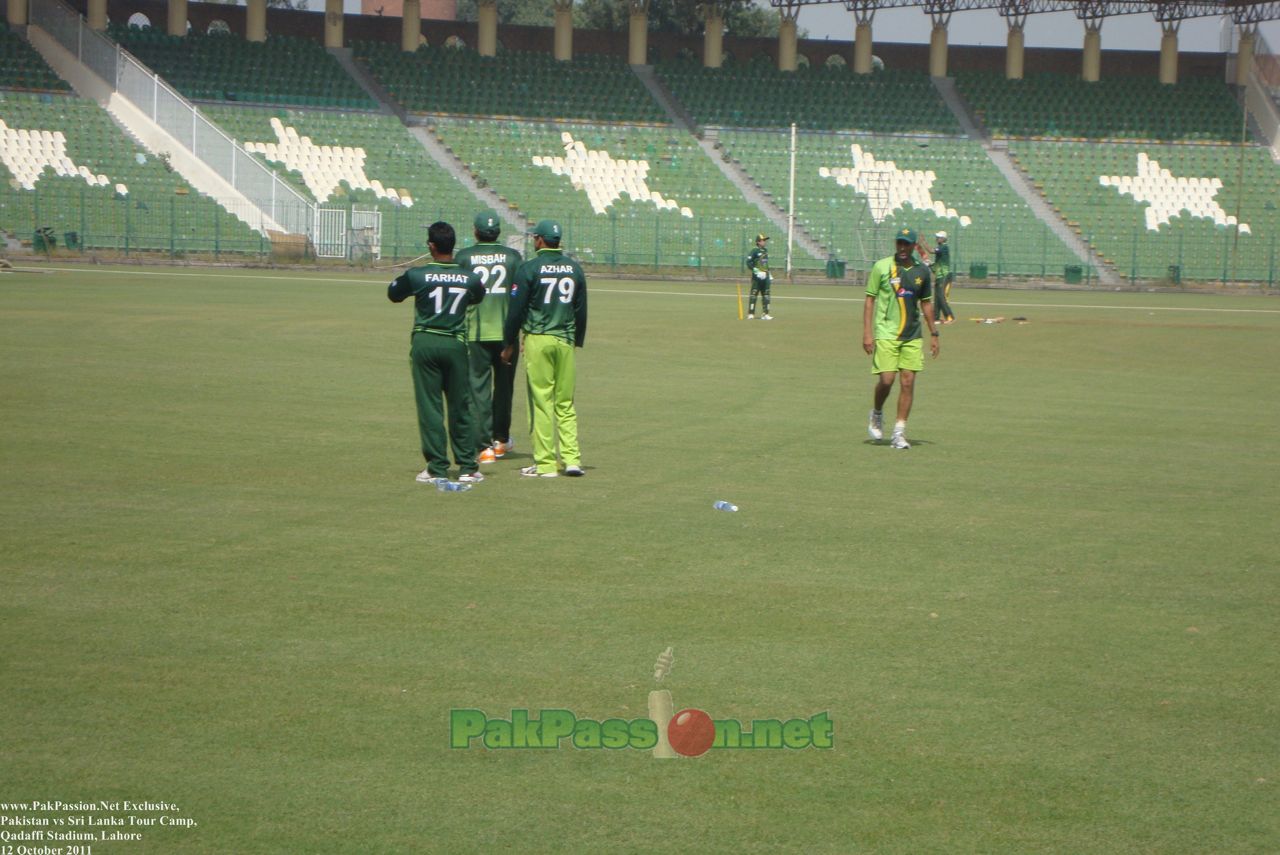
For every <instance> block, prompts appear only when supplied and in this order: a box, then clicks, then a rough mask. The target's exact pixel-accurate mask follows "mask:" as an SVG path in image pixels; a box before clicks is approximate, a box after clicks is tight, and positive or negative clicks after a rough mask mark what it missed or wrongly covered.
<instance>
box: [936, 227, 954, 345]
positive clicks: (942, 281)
mask: <svg viewBox="0 0 1280 855" xmlns="http://www.w3.org/2000/svg"><path fill="white" fill-rule="evenodd" d="M933 239H934V240H935V241H936V242H937V245H936V246H935V247H934V249H933V302H934V312H933V316H934V317H935V318H937V319H938V321H939V322H940V323H943V324H953V323H955V320H956V315H955V312H953V311H951V283H952V282H953V281H954V280H955V275H954V274H953V273H952V272H951V247H950V246H948V245H947V233H946V232H938V233H937V234H935V235H934V236H933Z"/></svg>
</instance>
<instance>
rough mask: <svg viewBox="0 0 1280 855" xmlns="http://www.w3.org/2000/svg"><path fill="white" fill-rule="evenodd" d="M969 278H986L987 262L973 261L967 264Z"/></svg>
mask: <svg viewBox="0 0 1280 855" xmlns="http://www.w3.org/2000/svg"><path fill="white" fill-rule="evenodd" d="M969 278H970V279H986V278H987V263H986V262H985V261H975V262H973V263H972V264H970V265H969Z"/></svg>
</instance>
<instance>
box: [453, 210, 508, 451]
mask: <svg viewBox="0 0 1280 855" xmlns="http://www.w3.org/2000/svg"><path fill="white" fill-rule="evenodd" d="M501 233H502V221H501V220H499V219H498V215H497V214H496V213H494V212H493V211H481V212H480V213H479V214H476V219H475V236H476V243H475V245H474V246H469V247H467V248H466V249H463V250H459V252H458V254H457V255H456V256H454V261H456V262H457V263H458V266H459V267H462V268H463V269H467V268H470V269H471V270H474V271H475V272H476V273H477V274H479V276H480V278H481V279H482V280H483V281H484V285H485V288H486V289H487V290H488V295H487V296H486V297H485V299H484V301H483V302H482V303H480V304H479V305H476V306H473V307H472V308H470V309H468V310H467V351H468V353H469V355H470V357H471V397H472V400H473V401H474V403H475V418H476V448H477V449H479V452H480V462H481V463H492V462H494V461H495V460H496V459H498V458H499V457H502V456H504V455H505V454H506V453H507V452H508V451H510V450H511V448H512V443H511V398H512V394H513V392H514V391H515V380H516V365H515V359H512V362H511V364H510V365H507V364H505V363H504V362H503V361H502V360H501V358H500V356H501V353H502V325H503V323H504V322H505V321H506V319H507V305H508V302H509V301H508V299H507V294H508V293H509V292H510V290H511V280H512V277H514V276H515V272H516V270H517V269H518V268H519V267H520V265H521V264H522V263H523V262H524V259H523V258H521V257H520V253H518V252H516V251H515V250H514V249H511V248H510V247H506V246H503V245H502V244H500V243H498V235H500V234H501Z"/></svg>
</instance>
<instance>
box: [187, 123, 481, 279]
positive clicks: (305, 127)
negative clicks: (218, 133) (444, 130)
mask: <svg viewBox="0 0 1280 855" xmlns="http://www.w3.org/2000/svg"><path fill="white" fill-rule="evenodd" d="M204 112H205V114H206V115H207V116H208V117H209V118H210V119H211V120H212V121H214V122H216V123H218V124H219V125H220V126H222V128H223V129H224V130H226V131H227V133H228V134H230V135H231V136H232V137H233V138H235V139H237V140H239V141H240V142H241V143H243V144H244V145H245V146H246V147H247V148H249V149H250V150H256V151H257V156H258V157H260V158H261V159H262V160H263V162H264V163H266V164H267V165H268V166H269V167H270V168H271V169H273V170H275V171H276V172H278V173H280V174H281V175H282V177H284V178H285V179H286V180H288V181H289V182H290V183H291V184H292V185H294V186H295V187H296V188H297V189H298V190H299V192H301V193H302V194H303V195H304V196H306V197H307V198H309V199H312V200H313V201H318V202H320V203H322V204H326V205H329V206H336V207H343V206H350V205H357V206H360V207H363V208H366V209H368V208H376V209H377V210H380V211H382V214H383V223H382V238H383V239H382V247H383V250H382V251H383V254H384V255H388V256H393V257H405V256H411V255H419V254H421V253H423V252H426V227H427V225H429V224H430V223H432V222H434V221H435V220H438V219H445V220H448V221H450V222H452V223H454V224H455V225H458V226H459V228H460V230H461V231H463V232H464V234H465V233H466V232H467V231H468V230H467V228H466V224H467V223H470V222H471V218H472V217H473V216H474V215H475V212H476V211H477V210H479V207H480V203H479V202H478V201H477V200H476V198H475V197H474V196H473V195H472V194H471V192H470V191H469V190H467V188H465V187H463V186H462V184H461V183H460V182H459V181H458V180H457V178H455V177H454V176H453V175H451V174H449V173H448V172H447V171H446V170H444V169H441V168H440V166H439V165H438V164H437V163H436V162H435V161H434V160H432V159H431V158H430V157H429V156H428V155H427V153H426V151H425V150H424V149H423V148H422V144H421V143H419V142H418V141H417V140H416V139H414V138H413V136H412V135H410V133H409V131H408V129H406V128H405V126H404V125H403V124H401V123H400V122H399V120H397V119H396V118H395V117H393V116H383V115H379V114H376V113H354V114H353V113H337V112H333V111H326V110H300V109H287V108H261V107H240V106H232V105H225V104H223V105H212V106H208V107H206V108H204ZM281 135H283V136H284V137H285V139H286V140H288V141H289V142H290V143H291V146H292V150H291V151H284V150H283V149H285V148H286V146H285V143H284V141H282V140H281V139H280V137H281ZM304 139H305V140H307V141H309V145H306V146H304V144H303V141H304ZM262 143H266V144H269V145H270V149H268V150H269V151H270V153H271V155H272V156H270V157H268V156H266V155H265V154H263V153H262V149H263V148H264V146H262V145H260V144H262ZM281 158H287V162H286V161H283V160H282V159H281ZM288 164H292V165H293V168H292V169H291V168H289V166H288ZM304 171H305V173H306V174H305V175H304Z"/></svg>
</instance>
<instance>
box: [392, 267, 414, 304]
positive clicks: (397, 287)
mask: <svg viewBox="0 0 1280 855" xmlns="http://www.w3.org/2000/svg"><path fill="white" fill-rule="evenodd" d="M411 296H413V283H412V282H410V281H409V271H407V270H406V271H405V272H404V273H401V274H400V275H399V276H397V277H396V278H395V279H393V280H391V284H390V285H388V286H387V299H388V300H390V301H391V302H393V303H403V302H404V301H405V300H407V299H408V298H409V297H411Z"/></svg>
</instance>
